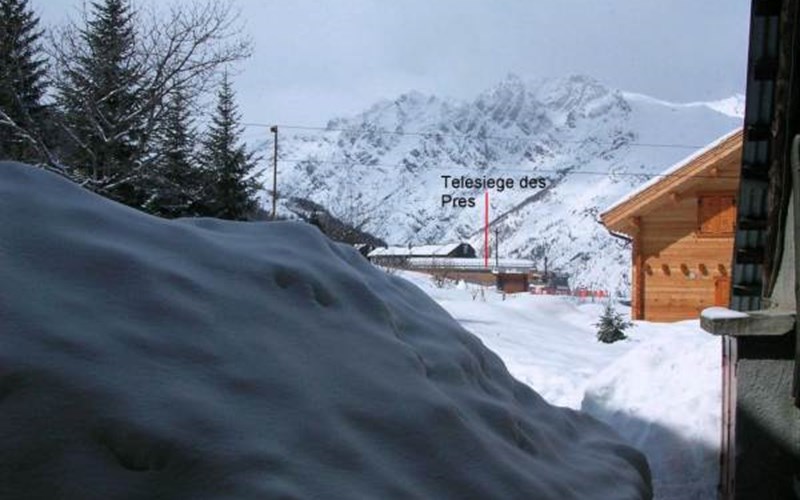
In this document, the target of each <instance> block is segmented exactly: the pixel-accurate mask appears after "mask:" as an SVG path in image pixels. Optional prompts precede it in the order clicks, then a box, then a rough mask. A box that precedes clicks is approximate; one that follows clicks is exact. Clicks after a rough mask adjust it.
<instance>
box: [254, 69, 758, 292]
mask: <svg viewBox="0 0 800 500" xmlns="http://www.w3.org/2000/svg"><path fill="white" fill-rule="evenodd" d="M737 99H738V97H737V96H732V97H730V98H728V99H721V100H718V101H711V102H709V103H697V102H695V103H684V104H680V103H671V102H668V101H663V100H660V99H656V98H651V97H649V96H642V95H640V94H633V93H628V92H623V91H621V90H617V89H612V88H609V87H607V86H605V85H603V84H602V83H600V82H599V81H597V80H595V79H593V78H591V77H588V76H585V75H571V76H567V77H563V78H557V79H536V80H525V79H522V78H520V77H518V76H516V75H508V76H507V77H506V78H504V79H503V80H501V81H500V82H498V84H496V85H494V86H493V87H491V88H488V89H486V90H484V91H483V92H481V93H479V94H478V95H476V96H475V98H474V99H472V100H464V101H456V100H454V99H449V98H441V97H438V96H435V95H428V94H423V93H421V92H416V91H411V92H407V93H404V94H401V95H400V96H398V97H397V98H395V99H384V100H381V101H379V102H377V103H375V104H373V105H372V106H370V107H368V108H367V109H366V110H365V111H363V112H362V113H359V114H356V115H354V116H352V117H349V118H347V117H343V118H335V119H332V120H331V121H329V122H328V127H327V128H326V129H325V130H314V131H302V132H297V133H294V134H287V135H286V136H285V137H282V142H281V144H282V148H281V155H280V156H279V159H280V161H281V165H280V168H281V181H280V184H281V186H282V187H281V188H280V193H279V194H280V196H279V201H280V200H281V198H283V199H287V198H289V197H295V198H305V199H309V200H312V201H313V202H314V203H318V204H320V205H321V206H324V207H325V208H326V209H328V210H330V212H331V213H332V214H334V215H335V216H336V217H338V218H340V219H342V220H343V221H346V222H348V223H349V224H351V225H353V226H355V227H360V228H363V229H364V230H366V231H368V232H370V233H372V234H374V235H375V236H377V237H379V238H382V239H383V240H386V241H387V242H388V243H390V244H399V245H405V244H409V243H410V244H433V243H437V242H443V241H452V240H467V241H469V242H471V243H473V244H474V245H475V246H476V248H478V249H479V251H481V252H482V248H483V241H482V238H483V231H482V227H483V209H484V207H483V192H482V191H481V190H476V189H471V190H470V189H460V190H453V189H449V190H448V189H445V187H444V183H443V181H442V175H452V176H457V175H468V176H472V177H481V176H488V177H507V178H512V179H515V180H517V181H519V180H521V178H522V177H526V176H530V177H545V178H546V179H547V188H546V189H544V190H542V191H541V192H539V191H537V190H529V189H519V188H515V189H510V190H504V191H502V192H499V191H497V190H490V207H489V209H490V221H491V222H492V225H493V228H494V229H497V231H498V233H497V234H498V235H499V238H500V245H499V247H500V254H501V256H507V257H514V258H531V259H534V260H539V261H541V260H542V259H543V258H544V257H545V256H547V258H548V262H549V263H550V264H551V265H553V266H555V267H558V268H561V269H562V270H564V271H567V272H569V273H570V274H571V275H572V277H573V279H572V282H573V284H574V285H583V286H595V287H602V288H607V289H616V288H624V287H625V286H626V282H627V281H626V280H627V269H628V268H629V266H630V260H629V256H628V255H627V253H626V252H627V250H625V249H624V248H622V247H621V246H620V242H619V240H617V239H615V238H613V237H611V236H610V235H608V234H607V232H606V231H605V229H604V228H602V227H601V226H600V225H599V224H598V222H597V216H598V214H599V213H600V212H602V210H603V209H604V208H605V206H607V205H609V204H610V203H611V202H613V201H614V200H616V199H618V198H620V197H621V196H622V195H624V194H625V193H626V192H627V191H630V190H632V189H635V188H636V186H637V185H639V184H640V183H642V182H644V181H646V180H647V179H650V178H652V177H653V176H654V175H657V174H659V173H660V172H661V171H663V170H664V169H666V168H667V167H669V166H670V165H672V164H674V163H675V162H677V161H679V160H681V159H683V158H685V157H686V156H689V155H690V154H691V153H692V152H693V151H694V149H695V148H699V147H702V146H703V145H704V144H707V143H709V142H712V141H713V140H715V139H716V138H717V137H719V136H721V135H723V134H724V133H727V132H729V131H730V130H731V129H733V128H735V127H737V126H740V125H741V117H740V116H731V114H732V113H735V112H736V111H737V110H742V109H743V108H741V107H740V106H738V104H737V103H738V102H739V101H738V100H737ZM445 195H449V196H452V197H463V198H465V199H472V203H473V204H472V205H471V206H466V207H463V208H457V207H452V206H443V204H442V197H443V196H445ZM268 196H269V195H268ZM279 204H280V203H279ZM281 210H284V211H285V207H283V208H281ZM492 247H494V244H493V245H492Z"/></svg>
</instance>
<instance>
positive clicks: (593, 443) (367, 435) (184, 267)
mask: <svg viewBox="0 0 800 500" xmlns="http://www.w3.org/2000/svg"><path fill="white" fill-rule="evenodd" d="M0 257H1V258H2V262H3V265H2V266H0V345H1V346H2V349H0V398H1V399H2V405H3V407H2V412H0V443H2V444H0V447H1V448H0V498H55V497H58V498H95V497H97V495H98V494H101V495H102V497H103V498H108V499H121V498H192V499H200V500H202V499H211V498H236V499H250V498H253V499H255V498H259V499H261V498H431V499H433V498H537V499H568V498H575V499H601V500H605V499H612V498H613V499H640V498H649V497H650V487H649V484H648V483H649V471H648V466H647V464H646V462H645V460H644V458H643V456H642V455H641V454H639V453H638V452H637V451H635V450H634V448H632V447H630V446H628V445H626V444H624V443H623V442H622V441H621V440H620V438H619V437H617V436H616V435H615V433H614V432H613V431H612V430H611V429H610V428H609V427H607V426H606V425H605V424H602V423H600V422H599V421H597V420H596V419H594V418H592V417H590V416H588V415H586V414H584V413H581V412H578V411H574V410H571V409H565V408H559V407H555V406H551V405H550V404H548V403H546V402H545V401H544V400H543V399H542V398H541V397H540V396H539V395H538V394H537V393H536V392H534V391H533V390H531V389H530V388H528V387H526V386H525V385H523V384H521V383H519V382H517V381H516V380H514V379H513V378H512V377H511V376H510V375H509V373H508V371H507V370H506V367H505V366H504V365H503V363H502V362H501V360H500V359H499V358H498V357H497V356H496V355H495V354H493V353H492V352H491V351H489V350H488V349H486V348H485V347H484V345H483V344H482V343H481V341H480V340H479V339H478V338H476V337H475V336H473V335H472V334H470V333H468V332H467V331H466V330H464V329H463V328H462V327H461V326H460V325H459V324H458V323H457V322H456V321H454V320H453V319H452V318H451V317H450V316H449V315H448V314H446V312H445V311H443V310H442V309H441V308H440V307H439V306H437V305H436V303H435V302H434V301H432V300H431V299H430V298H429V297H428V296H426V295H425V294H424V293H423V292H422V291H420V290H419V288H417V287H416V286H414V285H412V284H410V283H408V282H407V281H406V280H403V279H401V278H398V277H395V276H390V275H387V274H386V273H384V272H383V271H380V270H378V269H376V268H374V267H372V266H371V265H370V264H369V263H368V262H367V261H366V260H365V259H363V258H362V257H361V256H360V255H359V254H358V253H357V252H356V251H355V250H354V249H352V248H351V247H349V246H346V245H337V244H334V243H332V242H330V241H329V240H327V239H325V238H324V237H323V236H322V235H321V234H320V233H319V231H318V230H317V229H316V228H314V227H313V226H310V225H306V224H299V223H291V222H274V223H236V222H224V221H218V220H210V219H199V220H178V221H166V220H162V219H158V218H154V217H151V216H147V215H144V214H142V213H139V212H137V211H135V210H133V209H130V208H126V207H123V206H120V205H118V204H115V203H113V202H110V201H108V200H105V199H102V198H100V197H98V196H96V195H93V194H90V193H88V192H86V191H85V190H83V189H81V188H80V187H78V186H76V185H74V184H71V183H69V182H68V181H66V180H64V179H63V178H60V177H58V176H56V175H55V174H52V173H48V172H45V171H42V170H37V169H34V168H32V167H27V166H23V165H20V164H14V163H0ZM461 292H463V293H468V291H467V290H461ZM508 304H511V302H509V303H508ZM520 304H522V303H521V302H520ZM550 307H551V309H552V312H553V314H556V313H558V312H559V310H560V308H562V306H561V305H559V303H556V302H553V303H552V304H551V306H550ZM512 309H513V308H512ZM512 309H509V310H508V312H509V313H512V312H513V310H512ZM517 314H518V315H519V317H520V318H523V317H524V316H525V311H524V310H523V309H520V310H519V311H518V312H517ZM589 316H590V315H588V314H585V315H583V316H580V317H577V318H574V319H570V318H568V317H563V315H560V313H559V314H558V317H560V318H561V319H560V320H559V321H561V322H562V323H563V325H562V326H563V329H564V331H563V332H560V333H561V334H563V336H565V337H568V336H574V335H577V334H575V333H570V332H571V331H573V330H576V329H577V330H579V332H580V331H581V330H580V329H579V328H577V327H579V326H580V325H582V324H583V323H584V322H585V321H586V320H587V319H588V318H589ZM553 321H555V319H554V320H553ZM548 324H553V323H552V321H550V322H548ZM475 326H479V325H478V324H476V325H475ZM528 329H529V330H533V331H534V332H535V331H536V330H537V329H536V328H530V325H528ZM584 330H585V328H584ZM534 335H535V333H534ZM576 342H577V340H576ZM546 345H547V344H541V345H540V346H539V349H540V350H544V348H545V346H546ZM573 345H574V343H573ZM624 347H625V346H621V347H612V349H611V351H609V352H614V351H620V350H624ZM584 351H585V354H586V353H588V350H587V349H585V350H584ZM579 355H580V353H579ZM613 358H614V356H612V355H609V356H607V361H608V362H610V361H611V360H612V359H613ZM564 362H566V360H564ZM597 364H598V366H599V365H605V364H608V363H597ZM511 368H512V371H513V370H516V369H517V367H515V366H512V367H511ZM588 375H589V373H587V374H586V376H587V377H588ZM563 376H564V377H565V378H567V379H568V378H570V377H572V375H570V374H569V373H564V374H563ZM566 392H569V391H566Z"/></svg>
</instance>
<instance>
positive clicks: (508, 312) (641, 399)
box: [402, 272, 722, 500]
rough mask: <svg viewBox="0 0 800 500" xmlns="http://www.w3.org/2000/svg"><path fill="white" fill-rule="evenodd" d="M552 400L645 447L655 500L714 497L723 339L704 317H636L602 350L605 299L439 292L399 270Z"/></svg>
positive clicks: (469, 288) (466, 289) (464, 288)
mask: <svg viewBox="0 0 800 500" xmlns="http://www.w3.org/2000/svg"><path fill="white" fill-rule="evenodd" d="M402 276H403V277H404V278H406V279H409V280H410V281H412V282H413V283H414V284H415V285H417V286H418V287H420V289H422V290H423V291H425V292H426V293H427V294H429V295H430V296H431V297H432V298H434V299H435V300H436V301H437V302H438V303H439V304H440V305H441V306H442V307H444V308H445V310H447V311H448V312H449V313H450V314H452V315H453V317H454V318H455V319H456V320H457V321H458V322H459V323H461V324H462V325H463V326H464V328H466V329H467V330H469V331H470V332H472V333H474V334H475V335H477V336H478V337H479V338H480V339H481V340H482V341H483V342H484V343H485V344H486V346H487V347H489V348H490V349H491V350H493V351H494V352H495V353H497V354H498V355H499V356H500V358H501V359H502V360H503V362H504V363H505V364H506V366H507V367H508V369H509V371H510V372H511V374H512V375H513V376H514V377H515V378H517V380H520V381H522V382H524V383H526V384H528V385H529V386H531V387H534V388H536V391H537V392H539V394H541V395H542V396H543V397H544V398H545V399H546V400H547V401H548V402H550V403H552V404H556V405H563V406H567V407H570V408H575V409H582V410H583V411H587V412H589V413H590V414H592V415H594V416H596V417H597V418H600V419H601V420H603V421H605V422H606V423H608V424H609V425H611V426H612V427H613V428H614V429H615V430H616V431H617V432H618V433H619V434H620V435H621V436H623V437H624V438H625V439H627V440H628V442H629V443H630V444H632V445H634V446H636V447H637V448H638V449H639V450H641V451H643V452H644V453H645V455H646V456H647V459H648V462H649V463H650V467H651V470H652V473H653V487H654V492H655V498H656V500H687V499H697V500H705V499H710V498H715V497H716V488H717V481H718V477H719V476H718V473H719V468H718V463H719V439H720V419H721V411H720V410H721V407H722V403H721V388H720V383H721V374H720V364H721V363H720V353H721V349H720V340H719V337H715V336H712V335H709V334H708V333H706V332H704V331H702V330H701V329H700V327H699V325H698V321H696V320H695V321H683V322H679V323H649V322H646V321H636V322H635V326H634V327H633V328H631V329H630V330H628V332H626V333H627V334H628V336H629V339H628V340H625V341H622V342H616V343H613V344H602V343H600V342H598V341H597V340H596V332H597V328H596V327H595V326H594V325H595V324H596V323H597V322H598V320H599V317H600V314H601V312H602V305H601V304H600V303H591V302H585V303H582V304H581V303H576V302H574V299H571V298H566V297H555V296H537V295H527V294H519V295H508V296H506V298H505V300H503V297H502V295H499V294H497V293H494V292H493V291H484V293H483V295H482V296H481V295H477V294H476V292H477V291H478V290H480V288H481V287H478V286H476V285H464V284H461V285H459V286H455V287H444V288H440V287H437V286H434V284H433V282H432V280H431V279H430V277H429V276H427V275H421V274H416V273H411V272H403V273H402Z"/></svg>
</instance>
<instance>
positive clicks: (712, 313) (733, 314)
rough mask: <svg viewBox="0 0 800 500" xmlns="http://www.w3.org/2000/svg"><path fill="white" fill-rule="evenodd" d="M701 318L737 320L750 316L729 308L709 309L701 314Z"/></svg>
mask: <svg viewBox="0 0 800 500" xmlns="http://www.w3.org/2000/svg"><path fill="white" fill-rule="evenodd" d="M700 317H701V318H704V319H737V318H747V317H748V315H747V313H743V312H741V311H734V310H732V309H728V308H727V307H707V308H705V309H703V310H702V311H701V312H700Z"/></svg>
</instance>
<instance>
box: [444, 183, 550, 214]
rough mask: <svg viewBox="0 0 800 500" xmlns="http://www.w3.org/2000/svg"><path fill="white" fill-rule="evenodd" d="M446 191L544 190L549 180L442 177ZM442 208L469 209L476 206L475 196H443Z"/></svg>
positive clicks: (450, 194)
mask: <svg viewBox="0 0 800 500" xmlns="http://www.w3.org/2000/svg"><path fill="white" fill-rule="evenodd" d="M441 178H442V180H443V181H444V188H445V189H469V190H488V189H494V190H496V191H497V192H498V193H502V192H503V191H505V190H506V189H514V188H519V189H544V188H545V187H547V179H545V178H544V177H529V176H527V175H526V176H524V177H522V178H520V179H514V178H513V177H467V176H464V175H460V176H457V177H456V176H452V175H442V176H441ZM441 206H442V207H452V208H468V207H474V206H475V197H473V196H455V195H454V194H452V193H449V194H443V195H442V204H441Z"/></svg>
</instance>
